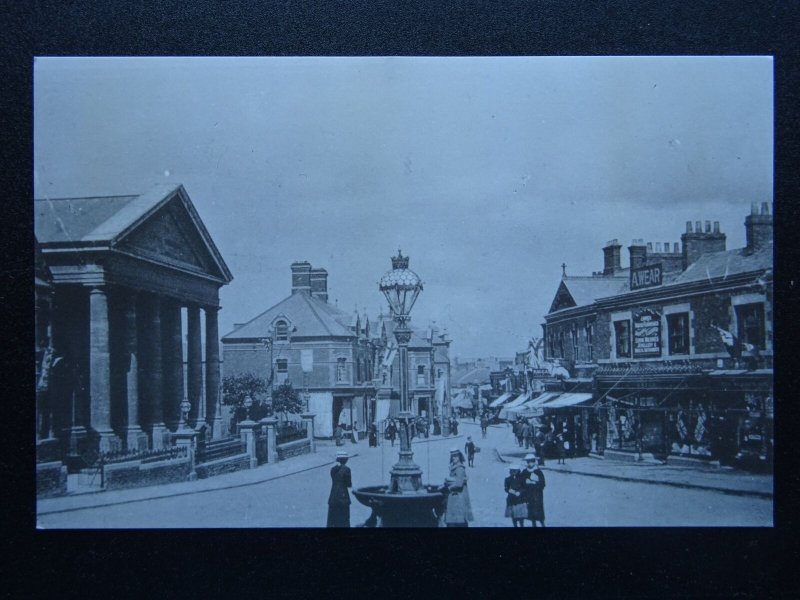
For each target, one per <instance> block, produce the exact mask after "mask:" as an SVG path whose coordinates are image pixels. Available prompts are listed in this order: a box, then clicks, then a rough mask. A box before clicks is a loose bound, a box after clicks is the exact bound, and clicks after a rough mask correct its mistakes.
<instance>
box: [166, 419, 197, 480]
mask: <svg viewBox="0 0 800 600" xmlns="http://www.w3.org/2000/svg"><path fill="white" fill-rule="evenodd" d="M172 437H173V438H174V439H175V445H176V446H177V447H178V448H186V454H187V456H188V457H189V465H190V470H189V481H194V480H195V479H197V471H195V452H196V450H197V432H196V431H195V430H194V429H189V428H188V427H184V428H179V429H178V431H176V432H175V433H173V434H172Z"/></svg>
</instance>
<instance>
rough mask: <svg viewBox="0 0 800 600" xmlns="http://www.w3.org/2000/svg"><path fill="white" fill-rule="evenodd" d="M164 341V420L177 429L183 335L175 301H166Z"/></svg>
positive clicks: (180, 395)
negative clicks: (166, 369)
mask: <svg viewBox="0 0 800 600" xmlns="http://www.w3.org/2000/svg"><path fill="white" fill-rule="evenodd" d="M164 308H165V309H166V311H167V312H166V314H165V315H164V317H165V320H166V339H165V340H164V342H165V344H164V351H165V353H167V355H166V356H165V359H166V360H165V361H164V362H165V364H166V365H168V367H167V368H168V371H167V373H165V375H166V379H167V387H166V396H165V398H164V409H165V411H166V413H165V414H164V418H165V420H166V423H167V426H168V427H170V428H171V429H177V428H178V424H179V422H180V417H181V414H180V411H181V409H180V405H181V402H183V333H182V325H181V305H180V304H179V303H178V302H176V301H175V300H171V299H170V300H166V301H165V305H164Z"/></svg>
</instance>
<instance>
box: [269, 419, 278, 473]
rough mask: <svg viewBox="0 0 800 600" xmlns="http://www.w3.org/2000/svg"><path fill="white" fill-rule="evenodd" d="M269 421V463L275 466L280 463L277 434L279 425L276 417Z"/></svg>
mask: <svg viewBox="0 0 800 600" xmlns="http://www.w3.org/2000/svg"><path fill="white" fill-rule="evenodd" d="M266 421H267V463H269V464H273V463H276V462H278V460H279V459H278V439H277V436H276V432H275V426H276V425H277V424H278V419H277V418H276V417H269V418H267V419H266Z"/></svg>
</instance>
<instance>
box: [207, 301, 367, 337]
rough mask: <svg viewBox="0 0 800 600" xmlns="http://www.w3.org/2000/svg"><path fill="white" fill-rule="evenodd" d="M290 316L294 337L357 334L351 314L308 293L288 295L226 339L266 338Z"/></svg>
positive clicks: (232, 332) (347, 335) (236, 329)
mask: <svg viewBox="0 0 800 600" xmlns="http://www.w3.org/2000/svg"><path fill="white" fill-rule="evenodd" d="M279 316H284V317H286V318H287V319H288V320H289V321H290V322H291V324H292V326H293V327H295V328H296V329H294V330H293V331H292V334H291V335H292V337H354V336H355V332H354V331H351V330H350V327H349V325H348V324H347V323H348V321H349V319H350V315H349V314H347V313H345V312H343V311H340V310H339V309H338V308H336V307H335V306H331V305H330V304H327V303H325V302H323V301H322V300H320V299H319V298H314V297H313V296H311V295H310V294H307V293H305V292H297V293H295V294H291V295H290V296H287V297H286V298H284V299H283V300H281V301H280V302H278V303H277V304H276V305H275V306H272V307H271V308H268V309H267V310H266V311H264V312H263V313H261V314H260V315H258V316H257V317H255V318H254V319H252V320H250V321H248V322H247V323H244V324H243V325H240V326H239V327H237V328H235V329H234V330H233V331H231V332H230V333H228V334H227V335H224V336H223V337H222V339H223V340H226V341H230V340H237V339H259V338H265V337H267V335H268V331H269V328H270V326H271V325H273V322H274V321H275V319H276V318H277V317H279Z"/></svg>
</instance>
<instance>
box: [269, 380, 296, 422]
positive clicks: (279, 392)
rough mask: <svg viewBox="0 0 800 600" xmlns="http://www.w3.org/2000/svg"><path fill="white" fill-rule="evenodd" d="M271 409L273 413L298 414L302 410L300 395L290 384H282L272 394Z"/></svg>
mask: <svg viewBox="0 0 800 600" xmlns="http://www.w3.org/2000/svg"><path fill="white" fill-rule="evenodd" d="M272 408H273V410H274V411H275V412H279V413H283V414H284V415H286V414H288V413H299V412H300V411H302V410H303V402H302V401H301V399H300V395H299V394H298V393H297V391H296V390H295V389H294V388H293V387H292V384H291V383H290V382H288V381H287V382H286V383H282V384H281V385H279V386H278V387H277V388H276V389H275V390H274V391H273V392H272Z"/></svg>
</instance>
